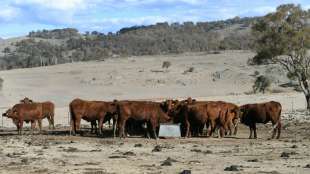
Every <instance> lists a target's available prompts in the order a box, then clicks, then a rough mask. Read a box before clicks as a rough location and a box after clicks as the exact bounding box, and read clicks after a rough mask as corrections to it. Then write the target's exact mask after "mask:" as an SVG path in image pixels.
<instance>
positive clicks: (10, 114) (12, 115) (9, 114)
mask: <svg viewBox="0 0 310 174" xmlns="http://www.w3.org/2000/svg"><path fill="white" fill-rule="evenodd" d="M16 114H17V111H15V110H14V109H8V110H7V111H6V112H5V113H3V114H2V117H8V118H15V117H16Z"/></svg>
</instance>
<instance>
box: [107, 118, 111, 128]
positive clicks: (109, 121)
mask: <svg viewBox="0 0 310 174" xmlns="http://www.w3.org/2000/svg"><path fill="white" fill-rule="evenodd" d="M108 124H109V128H111V119H110V120H108Z"/></svg>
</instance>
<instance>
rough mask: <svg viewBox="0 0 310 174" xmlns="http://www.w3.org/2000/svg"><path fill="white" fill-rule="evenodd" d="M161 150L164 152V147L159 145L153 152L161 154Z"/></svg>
mask: <svg viewBox="0 0 310 174" xmlns="http://www.w3.org/2000/svg"><path fill="white" fill-rule="evenodd" d="M161 150H162V147H161V146H159V145H156V146H155V147H154V149H153V150H152V152H161Z"/></svg>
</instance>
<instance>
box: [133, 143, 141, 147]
mask: <svg viewBox="0 0 310 174" xmlns="http://www.w3.org/2000/svg"><path fill="white" fill-rule="evenodd" d="M134 147H142V144H141V143H139V144H135V146H134Z"/></svg>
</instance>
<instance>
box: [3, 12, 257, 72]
mask: <svg viewBox="0 0 310 174" xmlns="http://www.w3.org/2000/svg"><path fill="white" fill-rule="evenodd" d="M257 19H258V18H241V19H240V18H233V19H229V20H225V21H215V22H198V23H193V22H185V23H183V24H179V23H173V24H168V23H157V24H155V25H150V26H134V27H129V28H123V29H121V30H120V31H118V32H117V33H108V34H104V33H100V32H97V31H93V32H91V33H89V32H87V33H85V34H80V33H79V32H78V31H77V30H76V29H72V28H66V29H56V30H50V31H48V30H42V31H37V32H30V33H29V35H28V36H27V37H26V38H24V39H23V40H16V41H15V42H11V41H10V40H6V42H9V43H6V44H2V45H3V46H1V47H0V50H2V52H3V51H4V49H5V48H6V47H8V48H9V49H6V53H2V56H1V57H0V68H1V69H12V68H29V67H38V66H47V65H54V64H61V63H67V62H77V61H88V60H102V59H104V58H108V57H120V56H121V57H127V56H141V55H162V54H178V53H184V52H201V51H214V50H227V49H228V50H232V49H233V50H239V49H240V50H244V49H249V48H250V46H251V41H252V36H251V34H250V25H251V23H252V22H253V21H255V20H257Z"/></svg>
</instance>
